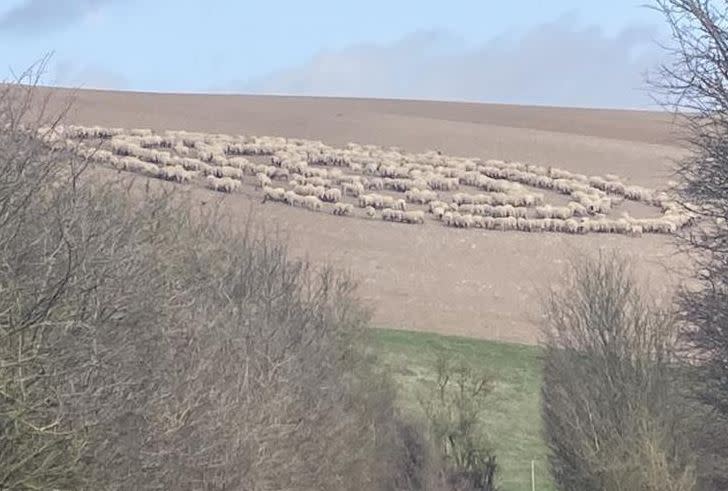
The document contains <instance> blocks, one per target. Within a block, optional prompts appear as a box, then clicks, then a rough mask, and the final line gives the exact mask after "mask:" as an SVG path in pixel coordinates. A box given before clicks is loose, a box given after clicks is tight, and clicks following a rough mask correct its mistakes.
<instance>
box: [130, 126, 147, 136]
mask: <svg viewBox="0 0 728 491" xmlns="http://www.w3.org/2000/svg"><path fill="white" fill-rule="evenodd" d="M129 134H130V135H131V136H152V130H150V129H149V128H132V129H130V130H129Z"/></svg>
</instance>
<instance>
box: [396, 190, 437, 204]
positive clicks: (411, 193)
mask: <svg viewBox="0 0 728 491" xmlns="http://www.w3.org/2000/svg"><path fill="white" fill-rule="evenodd" d="M404 197H405V199H406V200H407V201H409V202H410V203H419V204H422V205H426V204H427V203H429V202H431V201H435V200H436V199H437V198H438V195H437V193H436V192H435V191H431V190H429V189H423V190H420V189H418V188H412V189H410V190H408V191H407V192H405V193H404Z"/></svg>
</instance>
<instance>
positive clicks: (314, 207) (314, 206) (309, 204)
mask: <svg viewBox="0 0 728 491" xmlns="http://www.w3.org/2000/svg"><path fill="white" fill-rule="evenodd" d="M303 206H304V208H307V209H309V210H311V211H321V208H322V207H323V203H322V202H321V200H320V199H318V198H317V197H316V196H304V197H303Z"/></svg>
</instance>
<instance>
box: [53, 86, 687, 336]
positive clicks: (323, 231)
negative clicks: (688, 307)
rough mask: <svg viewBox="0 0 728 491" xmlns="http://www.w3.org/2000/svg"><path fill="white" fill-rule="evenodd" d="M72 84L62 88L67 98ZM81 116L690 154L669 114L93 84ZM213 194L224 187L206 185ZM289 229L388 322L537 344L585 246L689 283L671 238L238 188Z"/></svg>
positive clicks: (670, 280) (651, 174) (90, 120)
mask: <svg viewBox="0 0 728 491" xmlns="http://www.w3.org/2000/svg"><path fill="white" fill-rule="evenodd" d="M67 95H68V92H66V91H57V93H56V94H55V99H54V100H55V101H56V103H60V102H61V101H62V100H63V99H64V98H65V96H67ZM76 97H77V99H76V102H75V105H74V108H73V110H72V111H71V113H70V114H69V117H68V119H69V120H70V122H73V123H78V124H84V125H101V126H121V127H150V128H154V129H156V130H164V129H184V130H189V131H205V132H220V133H230V134H255V135H271V136H275V135H277V136H286V137H301V138H309V139H315V140H322V141H324V142H326V143H328V144H332V145H343V144H345V143H347V142H349V141H355V142H359V143H373V144H378V145H384V146H398V147H401V148H403V149H405V150H408V151H424V150H428V149H439V150H442V151H443V152H445V153H448V154H451V155H455V156H472V157H482V158H499V159H507V160H520V161H524V162H532V163H535V164H541V165H553V166H556V167H560V168H563V169H567V170H571V171H578V172H582V173H586V174H599V175H603V174H606V173H615V174H619V175H621V176H623V177H627V178H629V180H630V181H631V182H633V183H635V184H641V185H646V186H650V187H660V186H663V185H664V184H665V183H666V181H667V180H668V179H669V178H670V168H671V162H672V159H674V158H678V157H680V155H681V151H680V149H679V148H678V146H677V144H676V143H675V142H676V135H675V133H674V131H673V126H672V125H671V121H672V120H671V117H670V116H669V115H663V114H659V113H650V112H630V111H611V110H588V109H561V108H540V107H539V108H536V107H520V106H502V105H484V104H460V103H440V102H417V101H389V100H365V99H338V98H295V97H264V96H217V95H170V94H147V93H122V92H102V91H81V92H79V93H78V94H77V95H76ZM194 196H195V197H196V198H199V199H200V201H209V200H211V199H214V196H215V197H219V194H217V193H213V192H211V191H207V190H203V189H199V190H195V191H194ZM225 201H226V203H227V206H229V207H231V209H232V210H240V217H241V222H242V221H243V220H244V217H245V215H246V212H247V209H248V208H249V206H251V204H252V205H253V206H255V207H256V209H257V211H256V213H257V215H258V216H259V217H261V218H264V219H265V220H266V222H267V223H269V224H270V225H271V226H275V227H279V228H280V229H281V230H282V231H283V232H284V233H285V234H286V235H287V236H288V238H289V239H290V243H291V247H292V250H293V252H294V253H295V254H297V255H307V256H308V257H309V258H310V259H312V260H313V261H315V262H330V263H334V264H336V265H339V266H341V267H344V268H346V269H348V270H350V271H351V272H353V273H354V274H355V275H356V277H358V279H359V281H360V292H361V296H362V297H363V298H364V299H365V300H366V301H367V302H368V303H369V304H370V305H371V306H372V308H373V309H374V321H375V323H376V324H377V325H379V326H386V327H395V328H403V329H415V330H426V331H436V332H440V333H444V334H457V335H466V336H472V337H478V338H488V339H498V340H504V341H516V342H524V343H534V342H536V341H537V339H538V321H539V308H538V303H539V296H540V292H541V291H543V290H544V289H545V288H547V287H548V286H550V285H552V284H553V283H554V282H555V281H558V279H559V276H560V274H561V272H562V271H563V267H564V263H565V261H567V260H568V259H569V258H571V257H575V256H576V255H577V254H580V253H581V252H584V251H587V252H595V251H597V250H599V249H600V248H603V249H608V250H611V249H619V250H622V251H624V252H625V253H627V254H629V255H632V256H634V257H635V259H636V263H637V265H638V269H639V272H640V275H641V276H642V277H643V278H644V279H645V280H647V281H649V282H650V284H651V285H653V286H655V287H659V288H664V289H668V288H669V285H674V284H675V282H677V281H679V276H678V272H677V268H678V266H679V263H682V261H678V259H676V256H675V251H674V249H673V247H672V246H671V245H670V239H669V238H666V237H664V236H645V237H641V238H630V237H624V236H616V235H589V236H567V235H564V234H550V233H544V234H529V233H520V232H498V231H483V230H459V229H450V228H447V229H446V228H444V227H441V226H437V225H435V224H431V223H428V224H427V225H425V226H408V225H403V224H395V223H387V222H381V221H371V220H366V219H358V218H350V219H345V218H340V217H334V216H332V215H326V214H322V213H310V212H307V211H305V210H301V209H294V208H290V207H287V206H285V205H279V204H265V205H262V206H259V205H258V204H257V203H258V202H259V197H257V196H249V195H246V194H239V195H231V196H229V197H226V198H225Z"/></svg>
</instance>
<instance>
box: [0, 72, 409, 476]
mask: <svg viewBox="0 0 728 491" xmlns="http://www.w3.org/2000/svg"><path fill="white" fill-rule="evenodd" d="M3 90H7V91H6V92H4V93H3V94H2V103H3V104H4V106H2V110H0V121H1V122H3V125H1V126H0V292H1V293H2V295H0V488H87V489H147V488H155V489H160V488H161V489H200V488H204V489H246V490H267V489H310V490H314V489H317V490H318V489H337V490H338V489H393V490H394V489H417V488H418V487H419V485H418V479H420V477H421V476H418V475H419V474H421V473H422V472H423V470H422V469H420V468H419V466H420V460H419V459H416V458H414V459H413V458H412V449H414V450H417V441H418V437H417V436H416V432H414V433H413V430H409V429H408V427H407V426H406V425H404V424H402V423H400V422H399V419H398V417H397V413H396V411H395V409H394V406H393V402H392V399H393V395H392V391H391V388H390V386H389V384H388V380H387V378H386V377H385V376H384V375H382V374H380V373H378V372H377V371H376V370H375V369H374V365H373V363H372V361H371V360H370V359H369V358H368V356H367V355H366V353H365V351H364V350H363V349H362V346H363V344H362V337H363V336H364V335H365V334H364V333H365V331H364V329H363V328H364V327H365V326H366V323H367V313H366V312H365V311H364V310H363V309H362V308H361V307H360V306H359V304H358V302H357V300H356V296H355V290H354V285H353V284H352V282H351V281H350V280H349V279H347V278H346V277H345V276H342V275H341V274H338V273H336V272H334V271H332V270H330V269H326V268H323V269H321V268H314V267H312V266H311V265H309V264H308V263H306V262H304V261H297V260H294V259H292V258H291V257H290V256H289V254H288V252H287V249H286V246H285V244H284V243H283V242H281V241H279V240H277V239H276V238H275V237H272V236H270V235H269V234H266V233H264V232H261V231H260V230H259V229H256V228H255V226H253V225H252V224H250V223H249V224H248V225H247V226H244V227H242V228H241V227H240V226H239V223H236V222H235V220H233V219H232V218H231V217H230V216H226V215H224V214H223V213H220V212H219V211H217V210H215V209H213V210H210V211H200V210H194V209H192V208H191V207H190V206H188V205H187V204H186V203H187V200H186V199H185V196H184V195H180V194H179V193H168V192H165V191H164V190H155V189H150V187H149V186H148V187H147V188H146V189H145V188H143V187H141V186H139V185H138V183H136V184H135V183H133V182H132V183H130V184H129V185H128V186H126V185H123V184H125V183H123V182H102V181H99V180H97V179H96V178H95V177H93V176H90V175H88V174H85V173H84V172H83V171H84V168H85V164H84V163H83V162H80V161H79V160H78V157H77V156H74V155H73V154H72V152H68V151H67V150H66V149H64V148H63V145H59V144H57V143H51V142H50V141H49V140H48V139H47V138H46V136H45V135H44V134H39V133H38V131H37V129H38V127H39V124H40V123H37V122H35V121H34V120H32V119H31V118H30V116H29V114H31V113H30V112H29V111H30V109H28V108H33V107H34V106H33V104H34V102H33V100H32V95H33V91H32V90H29V89H28V88H27V87H26V86H24V85H15V86H9V87H7V88H6V89H3ZM383 456H386V457H387V458H382V457H383Z"/></svg>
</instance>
